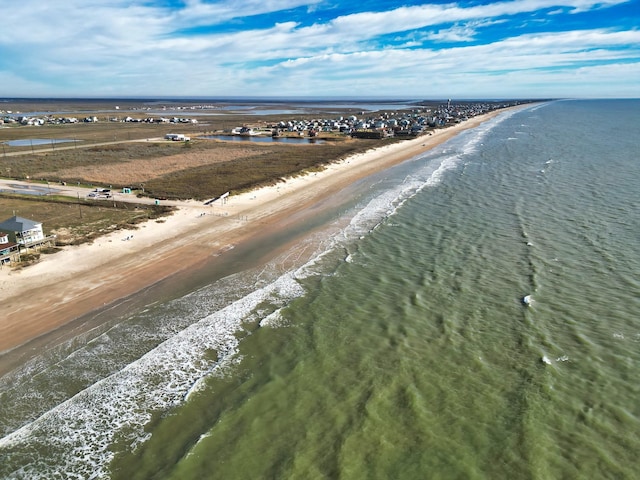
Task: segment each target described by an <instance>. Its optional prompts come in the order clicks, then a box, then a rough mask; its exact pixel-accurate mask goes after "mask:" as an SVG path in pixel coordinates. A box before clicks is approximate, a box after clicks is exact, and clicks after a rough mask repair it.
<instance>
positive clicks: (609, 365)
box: [0, 100, 640, 480]
mask: <svg viewBox="0 0 640 480" xmlns="http://www.w3.org/2000/svg"><path fill="white" fill-rule="evenodd" d="M639 130H640V101H639V100H565V101H552V102H545V103H539V104H532V105H527V106H525V107H523V108H522V109H520V110H515V111H514V110H511V111H505V112H503V113H501V114H500V115H498V116H497V117H496V118H494V119H492V120H489V121H487V122H485V123H483V124H482V125H481V126H479V127H477V128H475V129H472V130H467V131H465V132H463V133H461V134H459V135H458V136H456V137H455V138H453V139H452V140H450V141H448V142H447V143H445V144H442V145H441V146H439V147H436V148H435V149H434V150H432V151H430V152H428V153H426V154H423V155H420V156H418V157H415V158H413V159H411V160H409V161H407V162H404V163H402V164H401V165H398V166H396V167H394V168H391V169H389V170H386V171H385V172H382V173H379V174H376V175H374V176H372V177H370V178H367V179H365V180H362V181H360V182H357V183H356V184H354V185H353V186H352V187H350V188H349V189H347V190H345V191H344V192H342V193H341V194H340V195H338V196H336V197H335V198H332V199H330V200H328V201H325V202H323V203H322V204H319V205H317V206H316V207H314V208H315V209H316V210H317V212H316V213H317V214H316V215H314V216H313V219H312V220H309V219H307V220H303V219H302V218H301V219H300V221H299V222H298V223H297V224H296V228H291V229H289V230H288V231H286V232H282V233H281V234H280V236H278V237H266V238H261V239H260V241H259V242H258V241H256V242H255V243H254V244H249V245H247V246H245V247H238V248H237V249H235V250H232V251H230V252H227V254H228V255H229V258H230V260H229V262H228V271H226V272H222V273H221V272H220V271H219V270H215V271H214V269H213V267H208V266H207V265H204V266H203V267H202V269H201V270H199V271H198V272H196V273H194V274H193V275H190V276H189V277H184V276H183V277H177V278H173V279H171V280H169V281H168V282H165V283H164V284H163V285H160V286H158V287H157V289H156V290H154V291H153V292H146V294H145V296H141V297H140V298H139V299H138V300H137V301H135V300H133V301H132V302H131V305H130V308H127V309H123V308H119V309H114V310H113V311H112V312H111V313H110V311H107V312H103V313H102V314H101V315H102V316H101V320H100V322H99V323H98V322H96V325H95V326H94V327H93V328H92V329H89V331H85V332H84V333H82V334H80V335H77V336H75V337H74V338H73V339H71V340H69V341H67V342H66V343H64V344H62V345H60V346H58V347H56V348H53V349H50V350H47V351H44V352H42V353H41V354H39V355H38V356H37V357H35V358H33V359H32V360H30V361H29V362H28V363H26V364H24V365H22V366H20V367H19V368H17V369H16V370H15V371H13V372H11V373H9V374H7V375H5V376H4V377H2V379H0V478H2V479H30V480H32V479H89V478H92V479H93V478H95V479H98V478H100V479H102V478H113V479H151V478H156V479H182V480H184V479H204V478H206V479H298V478H300V479H302V478H304V479H329V478H331V479H333V478H341V479H363V478H367V479H425V478H429V479H453V478H460V479H462V478H464V479H495V478H514V479H515V478H517V479H551V478H567V479H569V478H570V479H582V478H584V479H595V478H597V479H608V478H611V479H613V478H615V479H632V478H638V477H637V475H638V473H637V472H639V471H640V460H639V459H638V452H639V451H640V401H639V399H640V382H639V381H638V380H639V378H640V377H639V375H638V371H639V368H640V249H639V248H638V247H639V246H640V211H639V199H640V196H639V195H640V194H639V193H638V185H639V184H640V159H639V157H638V152H639V151H640V148H639V147H640V141H639V140H638V131H639ZM225 255H226V254H225Z"/></svg>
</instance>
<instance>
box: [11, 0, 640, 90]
mask: <svg viewBox="0 0 640 480" xmlns="http://www.w3.org/2000/svg"><path fill="white" fill-rule="evenodd" d="M5 1H6V0H5ZM9 3H10V5H9V8H5V9H3V14H2V15H3V17H2V18H3V20H2V23H3V34H2V36H0V80H4V81H3V82H2V84H3V85H4V86H5V88H7V86H9V87H10V90H8V91H7V93H9V94H13V95H28V94H29V92H34V91H43V93H44V91H45V90H46V85H47V84H49V85H50V86H51V87H50V88H56V89H57V90H56V91H57V92H59V93H60V94H61V95H77V94H87V93H90V94H96V95H100V94H107V93H109V94H118V92H119V93H120V94H125V93H126V94H131V95H140V94H152V95H155V94H158V95H160V94H164V95H172V94H182V95H215V94H230V95H240V94H246V93H247V91H248V89H249V88H258V87H262V89H263V91H265V92H270V91H273V92H281V91H287V92H289V93H291V94H293V93H296V92H297V93H298V94H301V95H302V94H315V95H318V94H331V93H334V94H338V93H340V94H343V95H345V94H347V95H348V94H349V92H352V91H358V92H360V93H363V92H365V91H366V89H367V88H370V89H372V92H375V91H377V90H378V89H381V88H382V89H384V90H385V91H384V92H381V93H382V94H385V95H387V94H389V91H390V90H391V91H395V92H397V93H398V94H402V93H403V92H404V91H407V92H408V91H411V92H419V91H420V89H421V88H427V87H428V88H431V87H434V86H436V85H440V86H441V88H443V89H445V88H451V89H453V88H458V87H455V85H456V83H455V82H456V81H458V82H461V85H465V86H466V87H467V88H468V87H469V85H475V86H477V87H478V88H480V86H482V87H483V88H485V89H490V88H493V89H496V88H497V87H496V86H495V85H493V86H492V82H493V83H495V82H496V79H497V78H500V79H501V80H500V84H501V88H502V87H503V84H505V82H507V81H515V80H516V79H517V80H518V81H524V79H525V78H542V77H544V78H548V79H552V78H559V74H558V73H557V72H558V69H567V71H569V68H572V69H573V70H574V71H580V69H581V68H600V69H601V70H599V71H601V72H603V71H605V70H604V66H593V67H584V65H585V64H586V63H591V64H593V63H597V62H603V63H612V62H620V63H619V64H620V65H622V64H623V63H622V62H623V61H626V62H628V63H631V62H638V58H640V52H639V47H638V45H640V33H639V31H638V30H627V31H624V30H620V31H614V30H605V29H592V30H581V31H569V32H559V33H548V32H540V33H538V34H528V35H521V36H517V37H512V38H507V39H505V40H503V41H500V42H495V43H490V44H485V45H472V44H470V45H468V46H462V47H458V48H449V49H444V50H436V49H435V48H436V43H432V47H433V48H419V47H421V46H422V45H424V42H425V40H427V41H431V42H441V41H455V42H469V43H471V42H472V41H473V40H475V39H476V38H477V34H478V32H479V31H480V29H483V28H491V27H495V24H496V23H499V22H507V17H509V16H510V15H515V14H518V13H523V12H525V13H526V12H538V11H543V12H544V13H546V14H547V18H549V16H551V15H552V14H553V16H557V15H556V14H557V13H558V12H559V11H562V10H573V11H576V10H578V9H582V10H585V9H593V8H600V7H602V6H603V5H612V4H617V3H621V0H599V1H596V0H565V1H562V0H516V1H511V2H499V3H493V4H487V5H477V6H473V7H468V8H462V7H461V6H459V4H455V3H451V4H449V5H422V6H415V7H399V8H392V9H390V10H388V11H385V12H365V13H357V14H353V15H345V16H342V17H338V18H335V19H333V20H331V21H329V22H327V23H323V24H320V23H316V24H313V25H310V26H302V27H301V26H300V25H299V24H298V23H296V22H292V21H287V19H286V17H283V21H282V23H277V24H275V25H272V26H271V27H269V28H262V29H248V30H238V31H235V32H231V33H208V34H205V33H203V34H199V35H189V36H188V35H186V34H179V33H178V34H177V33H176V32H180V31H181V30H183V29H187V28H191V27H197V26H206V25H211V24H214V23H216V22H227V21H229V20H231V19H239V18H240V17H241V16H242V15H245V14H246V12H251V13H252V14H257V13H268V12H276V11H280V10H286V9H290V8H296V7H302V6H304V7H306V8H307V9H308V10H309V11H312V10H313V9H314V8H316V7H317V6H318V4H319V3H320V0H316V1H312V2H309V1H303V0H280V1H277V2H276V1H275V0H263V1H258V0H244V1H241V2H237V1H231V0H229V1H224V2H215V3H211V2H205V1H201V0H187V1H186V2H185V6H184V8H182V9H180V10H177V11H174V12H171V11H168V10H166V9H162V8H159V7H153V6H149V3H148V2H146V3H136V2H131V1H129V0H111V1H109V2H107V1H106V0H65V3H64V4H63V5H62V6H61V5H60V4H59V3H57V4H55V3H53V2H43V1H42V0H21V1H20V2H18V1H15V0H9ZM438 27H439V28H438ZM380 35H396V36H395V37H394V40H393V43H394V45H395V46H393V47H379V45H378V42H379V36H380ZM399 44H401V45H402V47H399V46H398V45H399ZM259 65H263V66H259ZM265 65H266V66H265ZM636 65H637V63H636ZM543 69H547V71H546V72H542V70H543ZM630 71H633V69H630V68H629V66H627V67H626V72H630ZM618 72H619V73H620V72H623V70H618ZM607 78H608V77H607ZM625 78H626V79H628V78H629V73H625V74H623V75H620V78H619V79H618V80H617V82H618V83H622V82H624V81H625V80H624V79H625ZM636 78H637V77H636ZM469 79H472V80H473V83H472V84H470V83H469ZM627 81H628V80H627ZM57 84H60V85H62V86H61V87H54V86H55V85H57ZM527 85H529V83H527ZM11 88H12V89H13V91H11ZM514 88H516V87H514ZM176 90H179V91H176ZM14 92H15V93H14ZM261 94H262V92H261ZM265 94H267V93H265Z"/></svg>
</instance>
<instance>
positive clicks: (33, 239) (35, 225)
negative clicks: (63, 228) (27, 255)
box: [0, 216, 56, 250]
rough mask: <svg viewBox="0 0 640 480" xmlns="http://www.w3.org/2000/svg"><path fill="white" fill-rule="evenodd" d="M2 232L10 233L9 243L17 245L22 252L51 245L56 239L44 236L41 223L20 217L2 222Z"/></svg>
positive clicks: (8, 236) (0, 228)
mask: <svg viewBox="0 0 640 480" xmlns="http://www.w3.org/2000/svg"><path fill="white" fill-rule="evenodd" d="M0 231H2V232H8V234H7V239H8V241H10V242H14V243H17V244H18V247H19V249H20V250H26V249H29V248H33V247H41V246H42V245H44V244H48V245H51V243H52V242H53V241H55V238H56V237H55V235H49V236H45V235H44V232H43V231H42V223H41V222H36V221H34V220H29V219H28V218H23V217H18V216H13V217H11V218H8V219H7V220H5V221H3V222H0Z"/></svg>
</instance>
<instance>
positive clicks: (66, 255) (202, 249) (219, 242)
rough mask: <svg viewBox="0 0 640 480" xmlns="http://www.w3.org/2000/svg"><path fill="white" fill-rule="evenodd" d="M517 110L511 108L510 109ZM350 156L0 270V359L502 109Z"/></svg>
mask: <svg viewBox="0 0 640 480" xmlns="http://www.w3.org/2000/svg"><path fill="white" fill-rule="evenodd" d="M515 108H517V107H515ZM503 111H504V110H497V111H494V112H491V113H489V114H486V115H482V116H478V117H474V118H472V119H470V120H468V121H466V122H463V123H459V124H456V125H455V126H452V127H449V128H446V129H441V130H437V131H435V132H434V133H433V134H431V135H426V136H421V137H418V138H416V139H412V140H407V141H404V142H399V143H395V144H391V145H386V146H384V147H380V148H376V149H373V150H369V151H367V152H365V153H362V154H358V155H354V156H351V157H349V158H347V159H344V160H342V161H340V162H336V163H333V164H331V165H330V166H328V167H327V168H326V169H325V170H324V171H322V172H318V173H313V174H308V175H304V176H300V177H295V178H290V179H287V180H286V182H285V183H281V184H279V186H273V187H267V188H262V189H258V190H255V191H252V192H249V193H244V194H241V195H236V196H231V197H229V198H228V201H227V202H226V204H224V205H222V204H221V203H220V202H216V203H215V204H214V205H212V206H204V205H203V204H202V203H201V202H181V203H180V204H179V206H178V209H177V211H176V212H175V213H173V214H172V215H171V216H169V217H167V218H165V219H162V220H160V221H148V222H146V223H144V224H142V225H141V226H140V227H139V228H136V229H132V230H129V231H118V232H115V233H112V234H109V235H107V236H104V237H101V238H99V239H97V240H95V241H94V242H93V243H92V244H85V245H80V246H70V247H64V248H63V251H61V252H59V253H56V254H53V255H45V256H43V257H42V260H41V261H40V262H39V263H37V264H35V265H32V266H29V267H27V268H24V269H20V270H12V269H10V268H3V269H2V270H0V294H1V295H2V297H3V299H4V301H3V316H2V320H1V321H0V358H1V357H2V356H3V355H4V354H6V353H8V352H9V351H11V350H13V349H16V348H17V347H19V346H21V345H24V344H26V343H27V342H29V341H30V340H32V339H34V338H37V337H39V336H42V335H44V334H47V333H49V332H52V331H54V330H55V329H57V328H59V327H61V326H63V325H65V324H67V323H69V322H71V321H72V320H74V319H76V318H78V317H80V316H81V315H84V314H87V313H89V312H92V311H94V310H96V309H99V308H102V307H104V306H105V305H108V304H110V303H112V302H114V301H117V300H118V299H121V298H124V297H126V296H129V295H131V294H133V293H135V292H137V291H140V290H141V289H144V288H145V287H148V286H150V285H152V284H154V283H156V282H158V281H160V280H163V279H165V278H167V277H169V276H171V275H173V274H176V273H178V272H180V271H184V270H186V269H192V268H195V267H197V266H198V265H199V264H201V263H202V262H203V261H204V260H205V259H207V258H210V257H211V256H212V255H216V254H220V255H224V251H226V250H228V249H229V248H231V247H233V246H236V245H238V244H239V243H240V242H242V241H243V240H245V239H247V238H250V237H251V236H252V235H255V234H256V232H258V231H261V230H264V229H266V228H269V227H270V226H273V225H275V224H276V223H278V220H279V219H282V218H284V217H285V216H289V215H291V214H292V213H293V212H303V211H304V210H305V208H307V207H309V206H311V205H313V204H314V203H316V202H318V201H319V200H321V199H323V198H326V197H327V196H330V195H331V194H332V193H335V192H338V191H340V190H341V189H342V188H344V187H345V186H346V185H349V184H351V183H353V182H354V181H356V180H358V179H361V178H364V177H366V176H368V175H371V174H373V173H375V172H378V171H381V170H383V169H386V168H389V167H391V166H393V165H395V164H398V163H400V162H402V161H404V160H406V159H408V158H411V157H414V156H416V155H418V154H420V153H422V152H424V151H427V150H429V149H431V148H433V147H435V146H436V145H438V144H440V143H442V142H444V141H446V140H447V139H449V138H451V137H452V136H454V135H456V134H458V133H459V132H460V131H462V130H465V129H469V128H473V127H475V126H477V125H479V124H480V123H482V122H484V121H486V120H488V119H490V118H492V117H493V116H495V115H497V114H499V113H501V112H503Z"/></svg>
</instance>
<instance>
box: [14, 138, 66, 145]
mask: <svg viewBox="0 0 640 480" xmlns="http://www.w3.org/2000/svg"><path fill="white" fill-rule="evenodd" d="M75 141H77V140H74V139H72V138H23V139H21V140H7V141H6V142H3V143H4V144H5V145H8V146H10V147H29V146H31V145H34V146H36V145H51V144H52V143H68V142H75Z"/></svg>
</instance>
